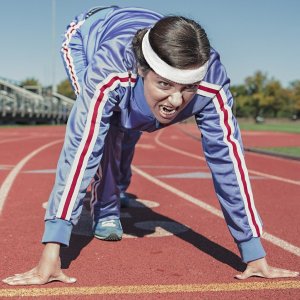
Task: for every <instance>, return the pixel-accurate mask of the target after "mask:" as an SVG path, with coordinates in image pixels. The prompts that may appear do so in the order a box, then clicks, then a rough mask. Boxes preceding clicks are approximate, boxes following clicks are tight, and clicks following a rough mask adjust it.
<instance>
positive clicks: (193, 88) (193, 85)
mask: <svg viewBox="0 0 300 300" xmlns="http://www.w3.org/2000/svg"><path fill="white" fill-rule="evenodd" d="M197 88H198V84H188V85H186V86H185V89H186V90H190V91H195V90H196V89H197Z"/></svg>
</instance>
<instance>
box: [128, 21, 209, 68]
mask: <svg viewBox="0 0 300 300" xmlns="http://www.w3.org/2000/svg"><path fill="white" fill-rule="evenodd" d="M146 32H147V28H146V29H141V30H139V31H137V33H136V35H135V37H134V38H133V41H132V45H133V50H134V53H135V57H136V60H137V65H138V67H140V68H141V69H142V70H143V71H144V72H147V71H149V70H150V69H151V68H150V66H149V65H148V63H147V62H146V60H145V58H144V55H143V52H142V39H143V37H144V35H145V33H146ZM149 41H150V45H151V47H152V48H153V50H154V51H155V53H156V54H157V55H158V56H159V57H160V58H161V59H162V60H163V61H165V62H166V63H167V64H169V65H170V66H172V67H174V68H178V69H192V68H197V67H200V66H202V65H203V64H204V63H205V62H207V61H208V59H209V54H210V43H209V40H208V38H207V35H206V32H205V30H204V29H203V28H202V27H201V26H200V25H199V24H198V23H197V22H195V21H193V20H191V19H187V18H185V17H181V16H170V17H165V18H163V19H161V20H159V21H158V22H157V23H156V24H155V25H154V26H153V28H152V29H151V30H150V34H149Z"/></svg>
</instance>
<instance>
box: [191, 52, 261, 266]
mask: <svg viewBox="0 0 300 300" xmlns="http://www.w3.org/2000/svg"><path fill="white" fill-rule="evenodd" d="M212 57H213V59H212V62H211V64H210V67H209V70H208V73H207V75H206V78H205V79H204V81H203V82H201V84H200V86H199V90H198V91H199V92H198V94H199V95H202V96H206V97H211V98H212V99H211V101H210V102H209V103H208V104H207V105H206V106H205V107H204V109H203V110H202V111H201V112H199V113H198V114H197V115H196V122H197V125H198V127H199V129H200V131H201V136H202V146H203V150H204V153H205V157H206V160H207V163H208V166H209V168H210V170H211V173H212V178H213V183H214V187H215V191H216V194H217V197H218V199H219V202H220V204H221V208H222V211H223V214H224V217H225V220H226V223H227V226H228V228H229V230H230V233H231V234H232V236H233V238H234V240H235V241H236V243H237V245H238V248H239V250H240V253H241V256H242V259H243V261H245V262H249V261H252V260H256V259H259V258H262V257H264V256H265V252H264V249H263V247H262V245H261V242H260V238H259V237H260V236H261V232H262V223H261V220H260V217H259V215H258V213H257V210H256V208H255V205H254V200H253V194H252V189H251V185H250V181H249V175H248V171H247V167H246V163H245V159H244V154H243V146H242V141H241V133H240V130H239V126H238V124H237V121H236V119H235V117H234V116H233V114H232V105H233V97H232V95H231V93H230V91H229V79H228V77H227V75H226V71H225V69H224V67H223V65H222V64H221V63H220V60H219V56H218V55H217V54H214V55H213V56H212Z"/></svg>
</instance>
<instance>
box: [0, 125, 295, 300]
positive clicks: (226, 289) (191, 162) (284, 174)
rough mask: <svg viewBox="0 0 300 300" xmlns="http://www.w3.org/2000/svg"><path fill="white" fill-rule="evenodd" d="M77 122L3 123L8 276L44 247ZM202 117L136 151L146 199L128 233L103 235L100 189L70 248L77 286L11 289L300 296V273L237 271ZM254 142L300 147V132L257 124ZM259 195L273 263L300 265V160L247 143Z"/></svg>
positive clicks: (9, 291) (136, 184)
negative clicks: (95, 220)
mask: <svg viewBox="0 0 300 300" xmlns="http://www.w3.org/2000/svg"><path fill="white" fill-rule="evenodd" d="M64 130H65V128H64V127H63V126H57V127H47V126H45V127H18V128H1V129H0V192H1V193H0V210H1V211H2V213H1V215H0V228H1V231H0V239H1V269H0V277H1V278H4V277H7V276H9V275H11V274H14V273H19V272H23V271H26V270H28V269H29V268H32V267H33V266H34V265H35V264H36V263H37V261H38V259H39V255H40V253H41V251H42V248H43V246H42V245H41V244H40V239H41V236H42V232H43V222H42V220H43V216H44V211H45V210H44V207H43V206H45V202H46V201H47V199H48V195H49V193H50V191H51V187H52V184H53V181H54V170H55V168H56V163H57V159H58V155H59V152H60V148H61V144H62V139H63V136H64ZM187 132H188V133H189V134H192V135H193V136H195V137H199V133H198V131H197V129H196V128H195V126H193V125H189V124H182V125H179V126H172V127H170V128H168V129H165V130H163V131H159V132H157V133H153V134H143V136H142V139H141V140H140V142H139V144H138V145H137V149H136V155H135V158H134V167H133V168H134V177H133V181H132V184H131V187H130V190H129V191H130V192H131V193H132V194H134V195H137V197H138V199H137V200H136V201H133V202H132V207H131V208H128V209H124V210H123V211H122V224H123V227H124V232H125V237H124V239H123V240H122V241H121V242H116V243H111V242H102V241H99V240H96V239H93V238H92V236H91V229H90V218H89V205H88V197H87V199H86V201H85V202H84V209H83V213H82V218H81V220H80V222H79V224H78V226H77V227H76V228H75V229H74V234H73V235H72V239H71V247H70V248H68V249H63V251H62V253H61V257H62V263H63V268H65V269H67V270H65V271H66V273H67V274H69V275H71V276H75V277H77V278H78V282H77V283H76V284H74V285H64V284H61V283H51V284H48V285H46V286H43V287H39V288H36V287H32V286H30V287H25V288H24V287H9V286H7V285H4V284H3V283H0V299H19V298H20V297H21V296H27V297H29V298H33V297H37V298H38V299H44V298H45V299H46V298H47V299H51V298H52V299H57V298H59V299H82V298H83V297H84V296H86V297H87V296H89V298H91V299H240V298H241V297H244V298H246V299H250V298H251V299H270V298H275V299H300V280H299V278H296V279H280V280H264V279H260V278H251V279H248V280H246V281H237V280H235V279H234V275H235V274H237V273H239V272H240V271H241V270H243V268H244V265H243V264H242V263H241V262H240V260H239V258H238V256H237V254H238V252H237V249H236V247H235V245H234V243H233V241H232V238H231V236H230V235H229V232H228V230H227V227H226V226H225V222H224V220H223V219H222V215H221V214H220V208H219V205H218V202H217V200H216V197H215V194H214V191H213V187H212V182H211V178H210V175H209V171H208V169H207V166H206V163H205V161H204V158H203V153H202V151H201V147H200V143H199V142H198V141H197V140H196V139H194V138H191V136H190V135H187ZM243 140H244V144H245V146H247V147H253V146H261V145H265V144H266V143H267V144H269V145H271V146H273V145H274V146H276V145H293V146H299V144H300V139H299V135H292V134H274V133H272V134H270V133H263V132H262V133H256V134H253V133H252V132H245V133H244V135H243ZM246 162H247V166H248V169H249V174H250V178H251V179H252V180H251V181H252V188H253V193H254V196H255V203H256V207H257V209H258V211H259V212H260V215H261V217H262V219H263V221H264V230H265V236H264V241H263V243H264V247H265V249H266V251H267V253H268V254H269V255H268V261H269V263H270V264H273V265H276V266H278V267H282V268H289V269H292V270H297V271H299V270H300V261H299V257H300V240H299V236H300V235H299V233H300V225H299V217H300V212H299V211H300V203H299V194H300V162H299V161H290V160H286V159H281V158H273V157H269V156H265V155H258V154H255V153H247V154H246Z"/></svg>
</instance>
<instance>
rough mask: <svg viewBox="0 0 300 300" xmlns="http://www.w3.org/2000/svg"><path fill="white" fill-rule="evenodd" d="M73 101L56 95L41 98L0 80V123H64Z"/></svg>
mask: <svg viewBox="0 0 300 300" xmlns="http://www.w3.org/2000/svg"><path fill="white" fill-rule="evenodd" d="M73 103H74V100H72V99H69V98H67V97H65V96H63V95H60V94H58V93H53V94H50V95H46V96H42V95H39V94H36V93H34V92H31V91H28V90H26V89H24V88H22V87H20V86H18V85H17V84H14V83H12V82H9V81H7V80H4V79H0V121H1V123H2V124H3V123H30V124H34V123H40V124H41V123H52V124H59V123H65V122H66V121H67V119H68V116H69V113H70V111H71V109H72V106H73Z"/></svg>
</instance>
